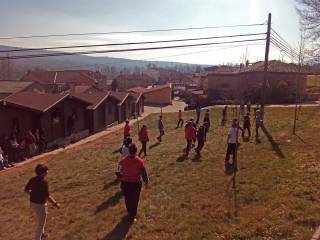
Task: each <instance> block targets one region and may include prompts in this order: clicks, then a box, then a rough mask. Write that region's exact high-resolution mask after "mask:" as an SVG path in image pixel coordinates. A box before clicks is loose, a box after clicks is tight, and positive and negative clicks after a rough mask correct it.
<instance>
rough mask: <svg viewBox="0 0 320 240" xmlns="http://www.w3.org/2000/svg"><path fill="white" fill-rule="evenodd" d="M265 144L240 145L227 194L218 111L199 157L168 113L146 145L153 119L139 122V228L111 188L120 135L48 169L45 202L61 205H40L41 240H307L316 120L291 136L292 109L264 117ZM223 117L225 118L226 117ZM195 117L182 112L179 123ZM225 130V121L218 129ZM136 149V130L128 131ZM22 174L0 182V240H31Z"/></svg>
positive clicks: (316, 193) (316, 216) (61, 157)
mask: <svg viewBox="0 0 320 240" xmlns="http://www.w3.org/2000/svg"><path fill="white" fill-rule="evenodd" d="M266 111H267V112H266V119H265V125H266V128H267V130H268V132H269V134H268V136H267V135H265V134H263V133H262V132H261V138H260V143H256V141H255V139H254V138H252V139H251V140H250V141H248V142H244V141H242V140H241V146H240V149H239V154H238V162H239V172H238V174H237V178H236V188H235V189H234V188H232V184H230V187H229V188H228V183H230V180H231V179H230V178H229V177H226V176H225V175H224V171H223V170H224V169H223V168H224V157H225V151H226V133H227V130H228V127H229V126H224V127H222V126H220V124H219V122H220V119H219V118H220V112H221V109H214V110H212V111H211V121H212V122H213V127H212V128H211V129H210V132H209V135H208V137H207V142H206V145H205V147H204V150H203V152H202V157H201V158H200V159H195V158H194V156H195V154H194V153H193V152H192V153H191V154H190V156H189V158H188V159H184V158H182V157H181V155H182V149H183V148H184V147H185V145H186V144H185V140H184V132H183V129H175V126H176V121H177V119H176V118H177V114H176V113H174V114H165V115H164V122H165V128H166V134H165V136H164V141H163V142H162V143H161V144H160V145H155V143H156V137H157V134H158V132H157V129H156V127H157V119H158V115H156V114H154V115H151V116H150V117H148V118H146V119H145V120H143V122H140V126H141V124H146V125H147V126H148V128H149V135H150V140H151V141H150V143H149V146H148V147H150V146H151V145H154V147H153V148H152V149H148V154H149V156H148V157H147V159H146V160H145V161H146V167H147V170H148V172H149V175H150V188H149V189H148V190H145V189H143V190H142V194H141V201H140V206H139V210H138V221H137V223H135V224H134V225H133V226H131V227H130V228H128V227H126V225H125V224H124V221H123V217H124V216H125V215H126V210H125V206H124V200H123V197H122V195H121V191H120V188H119V184H118V183H117V182H116V181H115V174H114V170H115V166H116V163H117V161H118V160H119V157H120V156H119V154H113V153H112V152H114V151H115V150H116V149H118V148H119V146H120V143H121V138H122V131H119V132H117V133H116V134H113V135H112V137H107V138H102V139H99V140H97V141H96V142H95V144H90V146H84V147H83V148H81V149H80V150H77V151H73V152H71V153H61V154H58V155H56V156H55V157H54V158H53V159H52V160H51V161H49V162H48V166H49V175H48V181H49V184H50V190H51V194H52V195H53V196H54V197H55V198H56V199H57V200H58V201H59V202H60V203H61V204H62V208H61V209H60V210H55V209H53V208H52V207H51V206H49V218H48V221H47V225H46V229H47V232H48V233H49V235H50V239H57V240H58V239H64V240H67V239H76V240H81V239H83V240H87V239H90V240H92V239H131V240H132V239H138V240H144V239H145V240H150V239H165V240H167V239H183V240H188V239H190V240H195V239H208V240H209V239H210V240H211V239H225V240H231V239H235V240H240V239H253V240H257V239H273V240H277V239H279V240H280V239H297V240H298V239H299V240H300V239H309V238H311V236H312V234H313V232H314V230H315V229H316V227H317V226H318V225H320V204H319V201H320V181H319V180H320V179H319V173H320V168H319V163H318V160H319V157H320V150H319V149H320V148H319V147H320V146H319V145H320V141H319V131H320V121H319V119H320V112H319V110H318V109H317V108H313V107H308V108H307V107H306V108H303V109H302V112H301V114H300V115H299V121H298V130H297V134H298V137H297V136H292V134H291V132H292V118H293V114H294V113H293V111H294V109H293V108H272V109H270V108H269V109H267V110H266ZM229 115H231V113H229ZM190 117H194V113H185V114H184V119H185V120H186V119H187V118H190ZM227 125H230V122H229V123H228V124H227ZM133 129H134V135H135V137H134V141H135V142H137V137H136V136H137V124H135V125H134V126H133ZM138 145H139V147H140V144H139V143H138ZM33 167H34V164H32V165H30V168H28V169H26V170H25V171H23V172H21V171H14V172H12V173H8V174H0V182H1V187H0V206H1V214H0V222H1V224H0V239H8V240H10V239H32V237H33V233H34V224H35V223H34V217H33V215H32V211H31V210H30V209H29V206H28V204H29V203H28V197H27V196H26V195H25V194H24V192H23V188H24V185H25V183H26V181H27V180H28V179H29V178H30V177H31V176H33Z"/></svg>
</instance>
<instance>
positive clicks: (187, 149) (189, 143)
mask: <svg viewBox="0 0 320 240" xmlns="http://www.w3.org/2000/svg"><path fill="white" fill-rule="evenodd" d="M191 146H192V140H188V139H187V147H186V154H189V152H190V149H191Z"/></svg>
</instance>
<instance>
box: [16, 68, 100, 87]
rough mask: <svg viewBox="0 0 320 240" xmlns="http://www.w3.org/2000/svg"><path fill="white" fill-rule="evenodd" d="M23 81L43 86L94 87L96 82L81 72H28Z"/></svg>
mask: <svg viewBox="0 0 320 240" xmlns="http://www.w3.org/2000/svg"><path fill="white" fill-rule="evenodd" d="M21 80H24V81H35V82H40V83H43V84H54V83H74V84H76V85H94V84H96V83H97V82H96V80H95V79H94V78H93V76H90V75H88V74H86V73H85V72H82V71H74V70H71V71H68V70H65V71H30V72H28V73H27V74H26V75H24V76H23V77H22V79H21Z"/></svg>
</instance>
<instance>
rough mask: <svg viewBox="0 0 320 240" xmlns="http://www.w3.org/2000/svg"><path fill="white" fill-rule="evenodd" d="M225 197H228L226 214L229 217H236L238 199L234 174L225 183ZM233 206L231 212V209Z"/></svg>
mask: <svg viewBox="0 0 320 240" xmlns="http://www.w3.org/2000/svg"><path fill="white" fill-rule="evenodd" d="M226 197H227V198H228V208H227V209H228V212H227V215H228V217H229V218H231V217H232V216H234V217H238V199H237V182H236V174H234V175H233V176H232V178H231V179H230V180H229V182H228V183H227V188H226ZM232 207H233V214H232V211H231V209H232Z"/></svg>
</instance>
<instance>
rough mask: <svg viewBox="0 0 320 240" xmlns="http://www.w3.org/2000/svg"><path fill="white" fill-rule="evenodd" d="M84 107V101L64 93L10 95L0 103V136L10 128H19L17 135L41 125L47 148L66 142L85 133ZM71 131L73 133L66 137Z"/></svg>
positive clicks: (87, 132) (86, 130)
mask: <svg viewBox="0 0 320 240" xmlns="http://www.w3.org/2000/svg"><path fill="white" fill-rule="evenodd" d="M87 106H88V104H87V103H86V102H83V101H79V100H77V99H75V98H72V97H70V96H69V95H68V94H40V93H35V92H18V93H15V94H12V95H10V96H8V97H6V98H5V99H3V100H2V102H1V104H0V115H1V118H0V136H4V135H7V136H9V135H10V134H11V131H12V129H13V128H14V127H15V128H17V129H18V130H19V131H18V132H19V137H20V138H23V137H24V135H25V133H26V132H27V131H29V130H36V129H40V128H43V129H44V130H45V134H46V138H47V141H48V142H49V144H48V146H49V147H50V146H52V145H65V144H68V142H70V141H76V140H79V139H80V138H83V137H86V136H87V135H88V134H89V131H88V129H87V128H86V124H85V110H86V107H87ZM71 118H73V121H72V126H71V125H70V122H71V121H70V120H71ZM71 128H72V130H71ZM71 131H72V133H73V134H72V137H71V138H70V137H69V136H70V133H71Z"/></svg>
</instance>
